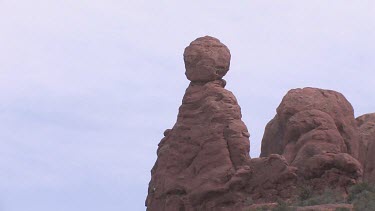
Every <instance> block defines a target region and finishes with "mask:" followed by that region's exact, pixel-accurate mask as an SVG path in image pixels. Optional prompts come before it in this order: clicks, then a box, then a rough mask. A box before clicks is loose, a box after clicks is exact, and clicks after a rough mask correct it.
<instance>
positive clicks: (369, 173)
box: [356, 113, 375, 183]
mask: <svg viewBox="0 0 375 211" xmlns="http://www.w3.org/2000/svg"><path fill="white" fill-rule="evenodd" d="M356 120H357V125H358V127H359V131H360V134H361V147H360V151H359V156H360V161H361V163H362V165H363V166H364V179H365V180H366V181H369V182H372V183H375V113H371V114H365V115H362V116H360V117H358V118H357V119H356Z"/></svg>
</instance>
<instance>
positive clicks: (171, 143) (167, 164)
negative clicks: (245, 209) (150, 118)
mask: <svg viewBox="0 0 375 211" xmlns="http://www.w3.org/2000/svg"><path fill="white" fill-rule="evenodd" d="M229 58H230V54H229V50H228V49H227V48H226V47H225V46H224V45H223V44H221V43H220V41H219V40H217V39H215V38H212V37H203V38H198V39H197V40H196V41H194V42H192V44H191V45H190V46H189V47H187V48H186V50H185V62H186V67H187V68H186V69H187V70H186V71H187V72H186V75H187V77H188V78H189V79H190V80H191V81H192V82H191V83H190V85H189V87H188V88H187V89H186V93H185V95H184V98H183V100H182V105H181V107H180V109H179V113H178V118H177V122H176V124H175V125H174V126H173V128H172V129H170V130H166V131H165V133H164V135H165V137H164V138H163V139H162V140H161V142H160V144H159V148H158V150H157V155H158V159H157V161H156V163H155V166H154V167H153V169H152V178H151V182H150V184H149V191H148V197H147V201H146V206H147V207H148V209H149V210H186V209H193V208H194V209H198V208H199V209H203V210H206V209H211V208H214V207H217V206H219V205H220V204H226V203H235V202H236V201H238V200H241V197H238V196H237V194H236V193H235V192H231V193H230V194H229V191H230V187H229V181H230V180H231V178H232V177H233V176H234V175H236V173H238V172H239V171H240V172H241V171H245V170H244V169H246V168H248V163H249V161H250V156H249V150H250V143H249V136H250V134H249V132H248V130H247V128H246V126H245V124H244V123H243V122H242V121H241V109H240V107H239V105H238V103H237V100H236V98H235V97H234V95H233V94H232V93H231V92H230V91H228V90H226V89H224V86H225V81H224V80H222V79H220V78H221V77H222V76H223V75H224V74H225V73H226V71H227V70H228V68H229ZM195 63H196V65H194V64H195Z"/></svg>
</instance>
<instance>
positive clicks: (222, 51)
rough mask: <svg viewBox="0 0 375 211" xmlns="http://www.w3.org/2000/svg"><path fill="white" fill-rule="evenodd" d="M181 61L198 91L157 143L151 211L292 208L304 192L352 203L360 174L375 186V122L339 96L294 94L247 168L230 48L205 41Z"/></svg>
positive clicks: (191, 90)
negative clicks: (331, 192) (335, 193)
mask: <svg viewBox="0 0 375 211" xmlns="http://www.w3.org/2000/svg"><path fill="white" fill-rule="evenodd" d="M184 61H185V67H186V73H185V75H186V77H187V78H188V79H189V80H190V81H191V82H190V84H189V86H188V88H187V89H186V92H185V95H184V97H183V100H182V105H181V106H180V109H179V113H178V117H177V122H176V124H175V125H174V126H173V128H172V129H167V130H166V131H165V132H164V138H163V139H162V140H161V141H160V143H159V146H158V149H157V155H158V158H157V161H156V163H155V165H154V167H153V168H152V170H151V181H150V183H149V188H148V196H147V199H146V206H147V210H149V211H196V210H197V211H199V210H215V211H216V210H218V211H220V210H223V211H224V210H226V211H231V210H244V209H245V210H247V209H249V208H252V207H256V206H257V205H256V204H261V203H263V204H272V203H273V202H276V201H277V200H279V199H282V200H289V201H290V200H295V199H296V198H298V191H299V190H298V189H299V188H301V187H307V186H309V187H312V188H313V189H312V191H314V192H315V193H319V192H321V191H322V190H324V189H326V188H332V189H336V190H339V191H342V192H340V194H343V195H345V194H346V193H347V188H348V187H349V186H350V185H352V184H355V183H357V182H358V181H360V180H361V177H362V175H363V166H364V167H365V179H366V180H368V181H372V182H375V181H374V179H373V178H375V170H374V169H375V157H374V155H375V139H374V137H375V113H374V114H367V115H364V116H361V117H359V118H357V119H354V112H353V108H352V106H351V105H350V103H349V102H348V101H347V100H346V99H345V97H344V96H343V95H342V94H340V93H338V92H335V91H331V90H323V89H317V88H304V89H293V90H290V91H289V92H288V93H287V95H286V96H285V97H284V98H283V100H282V102H281V104H280V105H279V107H278V108H277V114H276V116H275V117H274V118H273V119H272V120H271V121H270V122H269V123H268V124H267V126H266V130H265V133H264V137H263V140H262V150H261V157H260V158H253V159H250V156H249V151H250V141H249V137H250V134H249V132H248V130H247V128H246V126H245V124H244V123H243V122H242V120H241V109H240V106H239V105H238V102H237V100H236V98H235V97H234V95H233V94H232V93H231V92H230V91H228V90H226V89H225V85H226V82H225V81H224V80H223V79H222V77H223V76H224V75H225V74H226V73H227V71H228V70H229V64H230V52H229V50H228V48H227V47H226V46H225V45H224V44H222V43H221V42H220V41H219V40H218V39H216V38H213V37H209V36H206V37H201V38H198V39H196V40H195V41H193V42H192V43H191V44H190V45H189V46H188V47H187V48H186V49H185V52H184ZM358 160H359V161H358ZM273 205H274V203H273ZM327 206H330V205H327ZM327 206H325V205H321V206H320V207H319V209H322V210H324V209H326V208H327ZM312 209H318V208H317V207H313V208H312ZM332 209H333V208H332Z"/></svg>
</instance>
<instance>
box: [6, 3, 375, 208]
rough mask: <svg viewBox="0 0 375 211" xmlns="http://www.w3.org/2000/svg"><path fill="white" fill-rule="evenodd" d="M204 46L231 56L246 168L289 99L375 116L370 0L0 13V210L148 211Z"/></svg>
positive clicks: (21, 8)
mask: <svg viewBox="0 0 375 211" xmlns="http://www.w3.org/2000/svg"><path fill="white" fill-rule="evenodd" d="M244 2H246V3H244ZM204 35H211V36H214V37H217V38H219V39H220V40H221V41H222V42H223V43H224V44H226V45H227V46H228V47H229V49H230V51H231V54H232V61H231V68H230V71H229V72H228V74H227V75H226V76H225V79H226V80H227V87H226V88H227V89H229V90H231V91H232V92H233V93H234V95H235V96H236V97H237V99H238V101H239V104H240V106H241V107H242V114H243V120H244V122H245V124H246V125H247V126H248V128H249V131H250V133H251V156H252V157H257V156H258V155H259V153H260V142H261V139H262V135H263V130H264V127H265V125H266V123H267V122H268V121H269V120H270V119H272V118H273V116H274V115H275V109H276V107H277V106H278V104H279V103H280V101H281V99H282V97H283V96H284V95H285V93H286V92H287V91H288V90H289V89H292V88H297V87H306V86H312V87H320V88H327V89H333V90H337V91H339V92H342V93H343V94H344V95H345V96H346V97H347V98H348V100H349V101H350V102H351V103H352V105H353V107H354V108H355V114H356V115H357V116H358V115H361V114H364V113H369V112H374V111H375V95H374V90H375V72H374V71H375V1H373V0H367V1H366V0H361V1H352V0H333V1H326V0H314V1H312V0H311V1H300V0H295V1H288V0H285V1H276V0H274V1H265V0H259V1H218V0H215V1H166V0H164V1H140V0H137V1H130V0H121V1H120V0H106V1H98V0H90V1H89V0H64V1H60V0H33V1H30V0H27V1H26V0H0V211H26V210H27V211H51V210H53V211H67V210H68V211H86V210H87V211H103V210H109V211H125V210H129V211H138V210H145V207H144V200H145V198H146V195H147V186H148V182H149V180H150V170H151V168H152V166H153V164H154V162H155V160H156V149H157V144H158V143H159V141H160V139H161V138H162V134H163V131H164V130H165V129H167V128H171V127H172V126H173V124H174V123H175V121H176V116H177V111H178V107H179V106H180V105H181V99H182V96H183V94H184V92H185V89H186V87H187V86H188V84H189V81H188V80H187V79H186V78H185V75H184V64H183V57H182V54H183V50H184V48H185V47H186V46H187V45H188V44H189V43H190V42H191V41H192V40H194V39H195V38H197V37H200V36H204Z"/></svg>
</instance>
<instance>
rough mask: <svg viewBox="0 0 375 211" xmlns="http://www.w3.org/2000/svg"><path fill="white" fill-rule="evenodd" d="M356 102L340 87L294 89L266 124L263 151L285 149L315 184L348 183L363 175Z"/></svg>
mask: <svg viewBox="0 0 375 211" xmlns="http://www.w3.org/2000/svg"><path fill="white" fill-rule="evenodd" d="M358 143H359V134H358V131H357V126H356V122H355V119H354V112H353V108H352V106H351V105H350V103H349V102H348V101H347V100H346V99H345V97H344V96H343V95H342V94H340V93H338V92H335V91H331V90H322V89H316V88H304V89H293V90H291V91H289V92H288V93H287V95H286V96H285V97H284V98H283V100H282V102H281V104H280V105H279V107H278V108H277V114H276V116H275V118H274V119H273V120H271V121H270V122H269V123H268V124H267V126H266V129H265V133H264V137H263V140H262V152H261V157H265V156H269V155H270V154H272V153H276V154H280V155H283V156H284V157H285V158H286V160H287V161H288V163H289V164H291V165H292V166H296V167H298V173H299V175H301V176H303V178H304V179H306V180H311V181H312V185H314V186H318V188H325V187H327V186H328V185H329V186H333V187H337V186H338V187H344V188H345V187H346V186H348V185H351V184H354V183H355V182H356V181H357V180H358V179H359V178H360V177H361V176H362V167H361V165H360V163H359V162H358V161H357V160H356V158H358V147H359V146H358Z"/></svg>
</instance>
